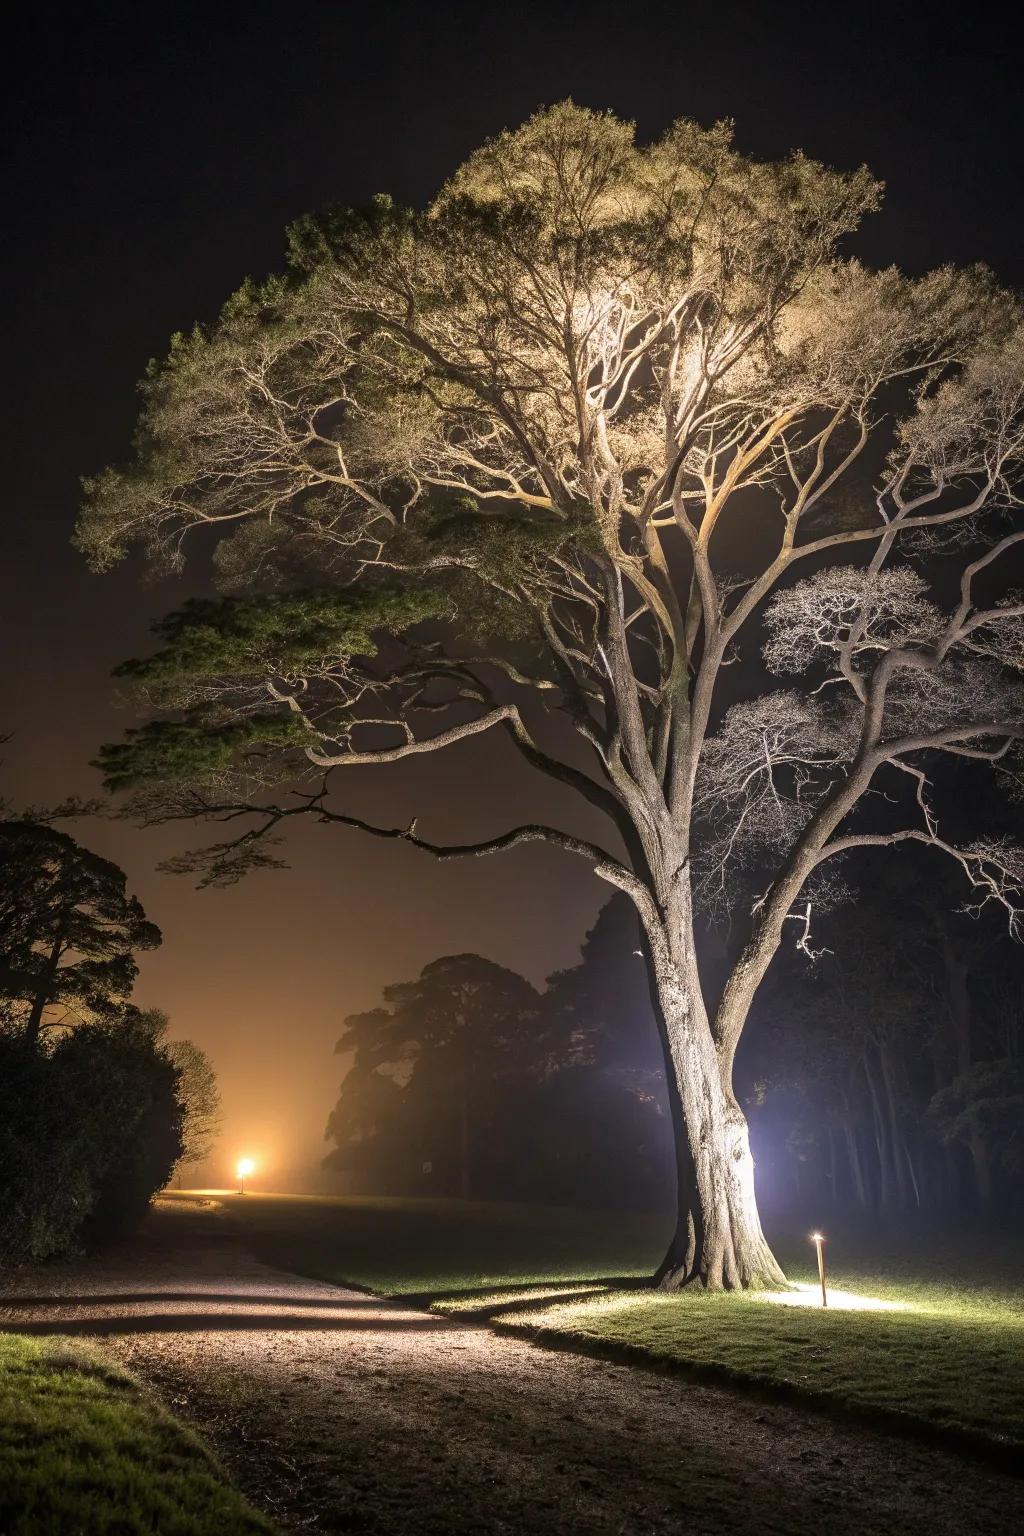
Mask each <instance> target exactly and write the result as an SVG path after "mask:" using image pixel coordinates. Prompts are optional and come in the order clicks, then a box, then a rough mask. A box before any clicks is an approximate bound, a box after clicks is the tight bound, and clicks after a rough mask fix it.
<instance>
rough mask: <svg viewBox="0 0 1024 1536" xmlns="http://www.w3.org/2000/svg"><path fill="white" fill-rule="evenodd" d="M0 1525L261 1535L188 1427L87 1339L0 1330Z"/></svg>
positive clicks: (128, 1535)
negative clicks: (78, 1340)
mask: <svg viewBox="0 0 1024 1536" xmlns="http://www.w3.org/2000/svg"><path fill="white" fill-rule="evenodd" d="M0 1529H2V1530H4V1531H7V1532H11V1533H14V1532H17V1533H18V1536H62V1533H68V1536H70V1533H72V1532H73V1533H74V1536H114V1533H115V1532H116V1533H117V1536H152V1533H154V1532H157V1531H159V1532H160V1533H161V1536H270V1533H271V1527H270V1525H269V1523H268V1522H267V1521H266V1520H264V1519H263V1517H262V1516H261V1515H259V1514H257V1512H256V1511H255V1510H254V1509H253V1508H251V1506H250V1505H249V1504H247V1503H246V1501H245V1500H244V1499H243V1498H242V1496H241V1495H240V1494H238V1493H236V1492H235V1490H234V1489H233V1488H231V1487H230V1485H229V1484H228V1482H227V1481H226V1479H225V1477H224V1474H223V1472H222V1471H221V1469H220V1467H219V1466H218V1465H217V1464H216V1462H215V1461H214V1460H213V1459H212V1457H211V1456H210V1454H209V1452H208V1451H207V1450H206V1449H205V1447H204V1446H203V1445H202V1443H201V1442H200V1441H199V1440H198V1439H197V1437H196V1436H195V1435H194V1434H193V1433H192V1432H191V1430H189V1429H186V1428H185V1426H184V1425H183V1424H180V1423H179V1422H178V1421H177V1420H176V1419H174V1418H172V1417H171V1415H170V1414H169V1413H167V1412H166V1411H165V1410H164V1409H163V1408H161V1407H160V1406H159V1404H158V1403H157V1401H156V1399H155V1398H154V1397H153V1396H152V1395H151V1394H150V1393H149V1392H147V1391H145V1390H144V1389H143V1388H142V1387H141V1386H140V1384H139V1383H138V1381H137V1380H136V1379H135V1377H134V1376H132V1375H130V1374H129V1372H128V1371H126V1370H125V1369H124V1368H123V1367H122V1366H120V1365H118V1364H116V1363H115V1362H114V1361H113V1360H112V1359H110V1358H108V1357H107V1356H105V1355H102V1354H100V1353H99V1351H98V1350H96V1349H93V1348H90V1347H89V1346H88V1345H82V1344H71V1343H69V1342H67V1341H64V1340H52V1339H30V1338H21V1337H18V1336H16V1335H14V1334H0Z"/></svg>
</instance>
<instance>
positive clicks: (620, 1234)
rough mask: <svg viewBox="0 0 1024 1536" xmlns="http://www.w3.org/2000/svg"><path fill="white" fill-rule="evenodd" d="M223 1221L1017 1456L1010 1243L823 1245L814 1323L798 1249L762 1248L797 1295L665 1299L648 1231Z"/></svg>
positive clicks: (1023, 1416)
mask: <svg viewBox="0 0 1024 1536" xmlns="http://www.w3.org/2000/svg"><path fill="white" fill-rule="evenodd" d="M227 1204H228V1206H229V1214H230V1217H231V1218H232V1219H233V1220H235V1221H237V1222H238V1223H239V1225H240V1228H241V1230H242V1231H243V1232H244V1233H245V1235H246V1239H247V1241H248V1242H249V1243H250V1244H251V1245H252V1246H253V1247H254V1248H255V1249H256V1251H258V1252H259V1253H260V1254H261V1255H262V1256H263V1257H265V1258H268V1259H271V1260H273V1261H274V1262H276V1263H278V1264H280V1265H282V1266H283V1267H287V1268H291V1269H294V1270H297V1271H299V1272H301V1273H305V1274H311V1275H315V1276H317V1277H319V1278H322V1279H328V1280H333V1281H338V1282H340V1281H348V1282H349V1283H354V1284H357V1285H363V1286H366V1287H367V1288H369V1289H373V1290H376V1291H380V1292H382V1293H385V1294H388V1295H404V1296H417V1297H421V1298H423V1299H424V1300H429V1301H430V1302H431V1303H432V1305H433V1306H434V1308H435V1309H436V1310H438V1311H444V1312H446V1313H449V1314H454V1313H457V1312H458V1313H462V1314H468V1315H473V1314H475V1315H476V1316H477V1317H478V1318H481V1319H487V1320H489V1321H491V1322H492V1324H493V1325H494V1326H495V1327H498V1328H501V1329H503V1330H515V1331H516V1332H521V1333H524V1334H527V1335H529V1336H531V1337H536V1336H538V1335H539V1337H540V1339H541V1340H542V1341H544V1342H548V1343H551V1344H555V1345H563V1346H567V1347H573V1346H574V1345H575V1346H577V1347H580V1348H583V1349H586V1350H588V1351H593V1352H597V1353H607V1354H609V1355H614V1356H618V1357H622V1358H629V1359H632V1360H636V1361H638V1362H641V1363H643V1362H646V1363H649V1364H652V1365H656V1366H659V1367H668V1368H673V1369H682V1370H685V1371H691V1372H694V1373H696V1374H699V1375H701V1376H704V1377H707V1378H709V1379H718V1380H723V1381H731V1382H735V1383H737V1384H739V1383H746V1384H748V1385H751V1386H752V1387H756V1388H757V1389H758V1390H761V1391H766V1392H769V1393H771V1394H773V1395H784V1396H792V1397H794V1398H798V1399H803V1400H805V1401H809V1402H814V1403H816V1404H817V1405H818V1406H820V1407H822V1408H827V1409H830V1410H835V1411H844V1412H850V1413H853V1414H855V1415H857V1416H858V1417H861V1418H864V1419H867V1420H868V1421H872V1422H877V1423H878V1424H879V1425H886V1424H887V1425H890V1426H892V1427H898V1426H903V1427H906V1428H912V1429H920V1430H923V1431H928V1432H933V1433H938V1434H940V1435H944V1436H950V1437H953V1438H956V1439H958V1440H960V1441H962V1442H967V1443H972V1444H975V1445H978V1446H979V1447H982V1448H985V1447H987V1448H990V1449H991V1448H995V1449H997V1450H1000V1451H1002V1452H1004V1453H1005V1452H1010V1451H1012V1450H1013V1449H1014V1448H1018V1447H1020V1448H1024V1376H1022V1373H1021V1369H1020V1362H1021V1360H1022V1359H1024V1289H1022V1287H1024V1278H1022V1277H1024V1243H1022V1242H1021V1240H1020V1239H1019V1238H1017V1237H1012V1236H1007V1235H1005V1234H1003V1235H988V1236H986V1237H984V1238H982V1237H980V1236H978V1235H974V1236H971V1237H968V1238H967V1239H966V1240H965V1239H964V1238H963V1236H962V1235H958V1238H957V1241H956V1243H954V1242H953V1241H952V1240H949V1241H947V1240H944V1239H941V1238H938V1237H936V1236H935V1235H934V1234H932V1235H928V1234H924V1233H914V1232H911V1231H909V1230H908V1231H906V1232H903V1233H901V1234H896V1235H892V1236H889V1237H888V1238H886V1237H884V1236H883V1235H881V1234H880V1233H878V1232H874V1233H871V1232H868V1233H864V1232H861V1233H859V1234H843V1233H836V1234H834V1236H830V1237H829V1240H828V1242H827V1245H826V1253H827V1256H828V1265H829V1277H828V1278H829V1287H830V1306H829V1308H828V1310H827V1311H823V1310H822V1308H821V1306H820V1292H819V1290H818V1288H817V1273H816V1269H815V1261H814V1250H813V1247H812V1245H811V1244H810V1243H809V1242H808V1240H807V1234H806V1233H803V1232H801V1233H790V1234H789V1235H788V1236H787V1235H786V1234H784V1233H783V1234H779V1233H771V1232H769V1237H770V1238H772V1239H773V1242H774V1247H775V1251H776V1252H777V1254H778V1256H779V1258H780V1260H781V1261H782V1263H783V1266H784V1268H785V1269H786V1272H787V1274H788V1276H789V1278H790V1280H791V1281H793V1282H794V1286H795V1289H793V1290H791V1291H785V1292H783V1291H779V1292H768V1293H754V1294H749V1295H712V1296H706V1295H694V1294H686V1295H682V1296H679V1295H671V1294H668V1295H666V1294H663V1293H657V1292H654V1293H652V1292H650V1291H646V1290H638V1289H636V1287H635V1284H633V1283H631V1281H633V1280H635V1279H636V1278H639V1277H643V1276H646V1275H648V1274H650V1272H651V1271H652V1269H653V1267H654V1264H655V1262H656V1260H657V1258H658V1256H659V1249H660V1245H661V1243H662V1241H663V1239H664V1235H665V1222H664V1220H663V1219H661V1218H658V1217H653V1216H634V1215H625V1214H623V1213H621V1212H580V1211H555V1210H550V1209H544V1208H531V1207H523V1206H518V1207H517V1206H507V1207H503V1206H498V1205H487V1204H470V1205H462V1204H461V1203H459V1202H456V1201H435V1202H419V1201H402V1200H371V1199H338V1200H332V1199H329V1198H319V1199H306V1200H302V1199H292V1198H288V1197H270V1196H265V1197H260V1196H246V1197H245V1199H244V1200H238V1199H234V1200H229V1201H228V1202H227ZM609 1280H615V1282H616V1283H615V1284H614V1285H612V1286H609V1285H608V1284H607V1282H608V1281H609ZM601 1282H605V1283H604V1284H602V1283H601Z"/></svg>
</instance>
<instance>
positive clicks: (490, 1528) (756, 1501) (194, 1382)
mask: <svg viewBox="0 0 1024 1536" xmlns="http://www.w3.org/2000/svg"><path fill="white" fill-rule="evenodd" d="M0 1328H10V1329H19V1330H21V1329H30V1330H32V1331H34V1332H46V1333H73V1334H79V1335H83V1336H87V1337H92V1338H100V1339H102V1341H103V1342H104V1344H105V1345H106V1346H107V1347H108V1348H110V1349H112V1350H113V1351H115V1352H116V1353H117V1354H118V1355H119V1356H120V1358H121V1359H122V1360H124V1361H125V1362H126V1363H127V1364H128V1365H129V1366H131V1367H132V1368H133V1369H134V1370H135V1371H137V1372H138V1373H139V1374H140V1375H141V1376H142V1377H144V1378H145V1379H146V1380H148V1381H149V1382H150V1383H152V1385H153V1386H154V1387H155V1388H156V1389H157V1391H158V1392H159V1393H160V1395H161V1396H162V1397H163V1399H164V1400H165V1401H166V1402H167V1403H168V1404H169V1405H170V1406H171V1407H172V1408H173V1409H174V1410H175V1411H176V1412H177V1413H179V1414H180V1415H181V1416H183V1417H184V1418H186V1419H188V1420H190V1421H191V1422H192V1423H194V1424H195V1425H196V1427H197V1428H198V1429H199V1430H200V1431H201V1432H202V1433H203V1434H204V1435H205V1436H206V1438H207V1440H208V1441H209V1442H210V1443H211V1444H212V1445H213V1447H214V1449H215V1450H216V1451H217V1452H218V1454H219V1455H220V1457H221V1460H222V1461H223V1462H224V1464H225V1465H226V1466H227V1468H228V1469H229V1471H230V1472H231V1474H232V1475H233V1477H234V1478H235V1480H236V1481H237V1483H238V1484H239V1485H240V1486H241V1487H242V1488H243V1489H244V1490H245V1491H246V1493H248V1494H249V1496H250V1497H251V1498H252V1499H253V1500H254V1501H255V1502H257V1503H259V1504H261V1505H262V1506H263V1507H264V1508H265V1509H266V1510H267V1511H268V1512H269V1513H270V1514H271V1516H272V1517H274V1518H275V1519H276V1520H277V1521H278V1522H279V1524H280V1525H281V1526H282V1528H283V1529H285V1530H313V1531H322V1532H352V1533H360V1536H363V1533H367V1536H368V1533H373V1536H384V1533H387V1536H428V1533H429V1536H442V1533H444V1536H449V1533H456V1532H458V1533H462V1532H466V1533H468V1532H473V1533H476V1536H499V1533H500V1536H513V1533H530V1536H569V1533H570V1532H571V1533H579V1536H655V1533H657V1536H669V1533H676V1532H679V1533H683V1532H686V1533H690V1532H693V1533H702V1536H718V1533H722V1536H725V1533H728V1536H745V1533H750V1536H755V1533H756V1536H762V1533H773V1536H774V1533H778V1536H802V1533H808V1536H810V1533H811V1532H814V1533H815V1536H820V1533H821V1532H823V1531H828V1532H829V1533H831V1536H835V1533H839V1536H853V1533H857V1536H903V1533H908V1536H909V1533H920V1536H944V1533H948V1536H953V1533H956V1536H970V1533H975V1532H976V1533H979V1536H982V1533H992V1536H996V1533H999V1536H1002V1533H1005V1532H1008V1531H1011V1530H1024V1484H1022V1483H1020V1482H1018V1481H1017V1480H1016V1479H1014V1478H1013V1477H1011V1476H1009V1475H1007V1474H1005V1473H1002V1472H999V1471H996V1470H994V1469H989V1468H987V1467H985V1466H983V1465H981V1464H979V1463H975V1462H972V1461H967V1460H964V1459H961V1458H960V1457H958V1456H956V1455H954V1454H952V1453H947V1452H945V1451H943V1450H939V1449H935V1448H932V1447H929V1446H922V1445H916V1444H913V1443H911V1442H908V1441H903V1440H898V1439H893V1438H890V1437H888V1436H885V1435H881V1434H874V1433H872V1432H870V1431H867V1430H863V1429H857V1428H851V1427H849V1426H846V1425H839V1424H836V1423H833V1422H831V1421H830V1420H828V1419H826V1418H823V1417H820V1416H818V1415H816V1414H813V1413H809V1412H804V1411H802V1410H800V1409H797V1408H794V1407H792V1406H790V1405H781V1404H780V1405H766V1404H765V1403H763V1402H759V1401H756V1400H749V1399H745V1398H744V1397H743V1396H742V1395H740V1394H738V1393H734V1392H731V1391H728V1390H725V1389H721V1388H715V1387H707V1386H700V1385H695V1384H692V1383H689V1382H686V1381H684V1380H681V1379H677V1378H672V1377H666V1376H660V1375H656V1374H651V1373H647V1372H644V1371H642V1370H639V1369H636V1368H633V1367H630V1366H625V1365H616V1364H610V1363H605V1362H602V1361H599V1360H593V1359H588V1358H584V1357H580V1356H574V1355H570V1354H564V1353H561V1352H558V1353H553V1352H549V1351H546V1350H542V1349H539V1348H536V1347H534V1346H532V1345H530V1344H528V1343H524V1342H523V1341H521V1340H518V1339H513V1338H504V1337H501V1336H498V1335H495V1334H494V1333H492V1332H490V1331H489V1330H488V1329H487V1328H484V1327H479V1326H475V1325H473V1324H466V1323H460V1322H457V1321H454V1322H453V1321H448V1320H444V1319H440V1318H435V1317H432V1316H430V1315H429V1314H426V1313H423V1312H419V1311H415V1310H413V1309H411V1308H409V1307H406V1306H403V1305H401V1304H399V1303H391V1302H387V1301H382V1300H379V1299H377V1298H376V1297H373V1296H367V1295H365V1294H363V1293H361V1292H357V1291H350V1290H343V1289H340V1288H338V1287H336V1286H331V1285H325V1284H321V1283H319V1282H317V1281H313V1280H305V1279H301V1278H299V1277H296V1276H293V1275H289V1274H285V1273H283V1272H282V1271H280V1270H276V1269H272V1268H270V1267H268V1266H267V1265H265V1264H262V1263H260V1262H259V1261H258V1260H256V1259H255V1258H253V1257H252V1256H251V1255H249V1254H248V1253H247V1252H246V1251H245V1249H244V1248H243V1247H242V1246H241V1244H240V1242H239V1241H238V1240H237V1239H236V1238H235V1237H234V1235H233V1234H232V1231H231V1229H230V1227H229V1226H228V1225H227V1224H226V1223H225V1222H224V1220H223V1219H221V1218H220V1217H219V1216H218V1215H217V1213H216V1211H215V1210H213V1209H204V1208H203V1207H202V1206H200V1205H198V1204H197V1205H194V1206H189V1205H186V1204H184V1203H183V1202H178V1201H174V1202H170V1201H168V1202H162V1203H158V1205H157V1207H156V1209H155V1210H154V1211H153V1213H152V1214H151V1216H150V1218H149V1220H148V1222H147V1225H146V1227H145V1229H144V1231H143V1232H142V1234H141V1235H140V1236H139V1237H138V1238H137V1239H135V1240H133V1241H132V1242H131V1243H130V1244H125V1245H124V1246H123V1247H121V1248H119V1249H117V1250H115V1251H112V1252H110V1253H109V1254H107V1255H106V1256H105V1257H104V1258H103V1259H98V1260H92V1261H90V1262H89V1263H87V1264H86V1263H82V1264H78V1265H73V1266H70V1265H69V1266H64V1267H56V1268H47V1269H45V1270H37V1271H33V1272H21V1273H20V1274H19V1275H17V1276H16V1277H11V1276H8V1277H6V1279H5V1280H0Z"/></svg>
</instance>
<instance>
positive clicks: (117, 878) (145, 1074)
mask: <svg viewBox="0 0 1024 1536" xmlns="http://www.w3.org/2000/svg"><path fill="white" fill-rule="evenodd" d="M0 869H2V871H3V879H2V882H0V1261H2V1260H3V1259H32V1260H40V1259H46V1258H50V1257H53V1256H54V1255H58V1254H61V1253H66V1252H69V1251H71V1250H74V1249H76V1248H81V1247H88V1246H92V1245H95V1244H98V1243H101V1242H103V1241H105V1240H107V1239H109V1238H111V1237H113V1236H116V1235H118V1234H119V1233H121V1232H123V1231H125V1230H127V1229H128V1228H130V1227H131V1226H132V1225H133V1224H135V1223H136V1222H138V1221H139V1220H140V1219H141V1217H142V1215H143V1213H144V1212H145V1210H146V1207H147V1205H148V1203H149V1201H150V1199H151V1197H152V1195H153V1194H154V1193H155V1192H156V1191H157V1190H159V1189H161V1188H162V1187H163V1186H164V1185H165V1184H166V1183H167V1182H168V1180H169V1179H170V1178H171V1176H172V1174H173V1172H174V1169H175V1168H176V1167H177V1166H178V1165H179V1164H181V1163H183V1162H197V1161H199V1160H200V1159H201V1158H203V1157H205V1156H206V1154H207V1153H208V1151H209V1149H210V1145H211V1143H212V1139H213V1135H214V1133H215V1130H216V1125H217V1120H218V1113H219V1100H218V1094H217V1087H216V1081H215V1079H214V1076H213V1071H212V1068H211V1066H210V1063H209V1061H208V1060H207V1058H206V1056H205V1055H204V1053H203V1052H202V1051H201V1050H200V1049H199V1047H198V1046H196V1045H194V1044H193V1043H192V1042H191V1041H171V1040H168V1039H167V1038H166V1035H167V1030H168V1025H169V1021H168V1019H167V1016H166V1014H164V1013H162V1012H160V1010H158V1009H149V1010H144V1009H140V1008H138V1007H136V1006H135V1004H133V1003H132V1001H131V992H132V987H133V985H134V982H135V979H136V976H137V974H138V965H137V962H136V958H135V957H136V955H137V954H138V953H139V952H141V951H145V950H149V949H153V948H155V947H156V946H157V945H158V944H159V943H160V932H159V929H158V928H157V927H156V926H155V925H154V924H153V923H151V922H149V921H148V919H147V918H146V914H145V912H144V911H143V909H142V907H141V905H140V903H139V902H138V901H137V900H136V899H135V898H134V897H133V896H131V895H130V894H129V893H128V892H127V890H126V885H125V876H124V873H123V871H121V870H120V869H119V868H118V867H117V865H116V864H113V863H111V862H110V861H109V860H106V859H102V858H100V857H98V856H97V855H96V854H94V853H91V852H90V851H89V850H88V849H87V848H83V847H82V846H81V844H79V843H78V842H76V841H75V839H74V838H72V837H70V836H68V834H67V833H65V832H61V831H58V830H56V829H55V828H54V827H53V826H50V825H47V824H45V823H43V822H38V821H32V820H28V819H11V820H7V821H0Z"/></svg>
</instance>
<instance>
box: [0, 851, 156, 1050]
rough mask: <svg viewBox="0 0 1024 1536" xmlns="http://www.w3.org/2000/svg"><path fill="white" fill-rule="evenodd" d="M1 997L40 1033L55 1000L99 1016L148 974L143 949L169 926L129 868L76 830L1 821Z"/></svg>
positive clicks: (16, 1015) (152, 945) (83, 1014)
mask: <svg viewBox="0 0 1024 1536" xmlns="http://www.w3.org/2000/svg"><path fill="white" fill-rule="evenodd" d="M0 864H2V865H3V868H4V880H3V884H2V886H0V1001H3V1002H5V1003H6V1005H7V1011H8V1012H9V1013H10V1014H11V1015H12V1017H13V1018H14V1019H15V1020H18V1019H20V1020H21V1021H22V1022H23V1023H27V1027H28V1028H29V1030H30V1032H32V1033H36V1034H37V1033H38V1031H39V1029H40V1028H41V1027H43V1026H44V1020H45V1018H46V1016H47V1010H51V1009H53V1008H55V1007H61V1008H62V1009H64V1010H66V1011H67V1012H70V1013H71V1014H72V1015H73V1016H75V1017H79V1018H81V1017H85V1018H89V1017H92V1016H94V1015H102V1014H105V1013H107V1012H110V1011H111V1010H112V1009H115V1008H116V1007H117V1006H118V1005H119V1004H120V1003H121V1002H123V1001H124V999H125V998H126V997H127V996H128V995H129V993H130V992H131V988H132V984H133V982H134V980H135V977H136V975H137V974H138V966H137V965H136V963H135V959H134V954H135V952H136V951H138V950H147V949H155V948H156V947H157V946H158V945H159V943H160V930H159V929H158V928H157V927H156V925H155V924H154V923H151V922H149V921H148V920H147V918H146V914H145V912H144V911H143V909H142V907H141V905H140V903H139V902H138V901H137V900H136V899H135V897H133V896H129V895H128V894H127V892H126V890H125V875H124V871H123V870H121V869H119V868H118V866H117V865H116V864H113V863H111V862H110V861H109V860H108V859H101V858H100V857H99V856H98V855H97V854H95V853H92V852H91V851H90V850H89V849H88V848H83V847H82V846H81V844H80V843H77V842H76V841H75V839H74V838H73V837H70V836H69V835H68V834H67V833H65V832H58V831H56V830H55V829H54V828H53V827H50V826H45V825H41V824H39V823H37V822H32V821H7V822H0Z"/></svg>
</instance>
